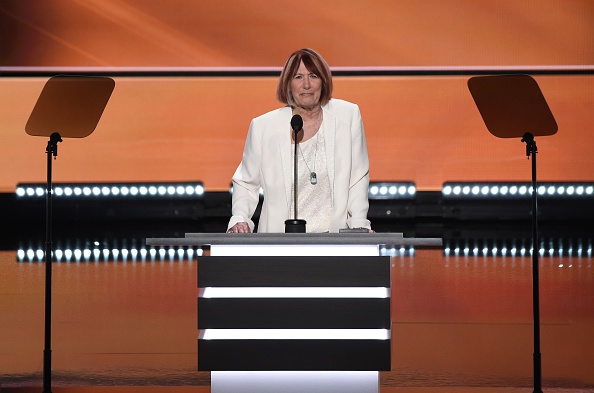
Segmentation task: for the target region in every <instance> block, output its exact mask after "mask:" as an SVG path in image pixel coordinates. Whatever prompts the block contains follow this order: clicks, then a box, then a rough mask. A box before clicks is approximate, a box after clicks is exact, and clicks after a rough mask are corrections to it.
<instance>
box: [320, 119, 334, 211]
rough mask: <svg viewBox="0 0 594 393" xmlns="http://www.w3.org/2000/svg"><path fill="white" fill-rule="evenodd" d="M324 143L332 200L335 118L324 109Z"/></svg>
mask: <svg viewBox="0 0 594 393" xmlns="http://www.w3.org/2000/svg"><path fill="white" fill-rule="evenodd" d="M323 109H324V108H323ZM322 127H323V131H324V141H325V142H326V143H325V147H326V165H327V167H328V179H329V180H330V192H331V195H332V198H333V199H334V173H335V171H334V154H335V146H336V118H335V117H334V115H332V113H330V112H329V111H327V110H326V109H324V121H323V122H322Z"/></svg>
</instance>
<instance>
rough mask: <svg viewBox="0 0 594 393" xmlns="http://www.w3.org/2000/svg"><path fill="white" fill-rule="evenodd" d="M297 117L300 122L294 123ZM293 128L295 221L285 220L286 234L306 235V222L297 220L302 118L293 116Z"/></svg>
mask: <svg viewBox="0 0 594 393" xmlns="http://www.w3.org/2000/svg"><path fill="white" fill-rule="evenodd" d="M297 116H298V117H299V121H294V119H295V118H296V117H297ZM291 127H292V128H293V131H294V132H295V134H294V135H295V154H294V164H293V219H292V220H291V219H288V220H285V233H305V224H306V222H305V220H300V219H298V218H297V174H298V172H299V171H298V170H297V144H298V143H299V139H298V138H297V134H298V133H299V131H301V130H302V129H303V120H302V119H301V116H299V115H295V116H293V119H291Z"/></svg>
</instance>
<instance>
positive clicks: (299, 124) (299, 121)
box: [291, 115, 303, 140]
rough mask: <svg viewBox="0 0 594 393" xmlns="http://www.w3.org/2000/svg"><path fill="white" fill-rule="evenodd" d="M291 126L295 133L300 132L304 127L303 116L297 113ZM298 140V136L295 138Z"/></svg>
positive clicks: (292, 119)
mask: <svg viewBox="0 0 594 393" xmlns="http://www.w3.org/2000/svg"><path fill="white" fill-rule="evenodd" d="M291 128H292V129H293V131H295V133H298V132H299V131H301V129H302V128H303V118H302V117H301V116H300V115H295V116H293V117H292V118H291ZM295 140H297V138H295Z"/></svg>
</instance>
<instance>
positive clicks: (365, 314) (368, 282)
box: [198, 256, 391, 371]
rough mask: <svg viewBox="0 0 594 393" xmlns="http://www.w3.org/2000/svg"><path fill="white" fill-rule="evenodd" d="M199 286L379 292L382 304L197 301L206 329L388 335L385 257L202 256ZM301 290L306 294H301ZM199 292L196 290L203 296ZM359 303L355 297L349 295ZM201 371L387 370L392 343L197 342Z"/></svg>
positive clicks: (339, 340) (200, 321)
mask: <svg viewBox="0 0 594 393" xmlns="http://www.w3.org/2000/svg"><path fill="white" fill-rule="evenodd" d="M198 286H199V288H201V289H204V288H207V287H211V288H225V287H234V288H242V287H245V288H249V287H275V288H287V287H293V288H295V287H310V288H316V287H369V288H372V287H374V288H375V287H382V288H386V289H387V290H386V296H388V297H386V298H383V297H377V298H366V297H359V298H358V297H346V298H332V297H324V298H309V297H288V298H282V297H272V298H271V297H268V298H259V297H255V298H249V297H233V298H227V297H223V298H216V297H215V298H209V297H199V299H198V327H199V329H201V330H206V329H386V330H389V329H390V298H389V293H390V290H389V289H390V258H389V257H344V256H330V257H327V256H324V257H317V256H316V257H310V256H306V257H302V256H290V257H270V256H265V257H261V256H257V257H251V256H250V257H200V258H199V259H198ZM305 290H306V288H305V289H304V291H305ZM202 293H203V292H202V291H201V294H202ZM353 296H356V295H353ZM198 369H199V370H200V371H274V370H278V371H288V370H294V371H314V370H319V371H340V370H343V371H387V370H390V369H391V340H390V339H385V340H381V339H368V338H363V337H362V338H361V339H342V338H337V339H326V338H324V339H316V338H312V339H285V338H282V339H260V338H258V339H246V338H237V339H202V338H201V339H199V340H198Z"/></svg>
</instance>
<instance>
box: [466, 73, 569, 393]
mask: <svg viewBox="0 0 594 393" xmlns="http://www.w3.org/2000/svg"><path fill="white" fill-rule="evenodd" d="M468 88H469V90H470V93H471V94H472V97H473V98H474V102H475V103H476V106H477V108H478V110H479V112H480V113H481V116H482V118H483V120H484V122H485V125H486V126H487V128H488V130H489V132H490V133H491V134H493V135H494V136H496V137H498V138H522V142H525V143H526V155H527V156H528V158H530V156H532V281H533V282H532V289H533V292H532V297H533V316H534V358H533V361H534V364H533V367H534V392H535V393H541V392H542V374H541V366H542V365H541V353H540V300H539V273H538V263H539V262H538V254H539V248H540V243H539V240H538V198H537V196H538V188H537V182H536V153H537V152H538V149H537V147H536V141H535V140H534V137H535V136H548V135H553V134H555V133H556V132H557V122H556V121H555V118H554V117H553V114H552V112H551V110H550V108H549V106H548V104H547V101H546V99H545V98H544V96H543V94H542V92H541V90H540V88H539V87H538V84H537V83H536V81H535V80H534V79H533V78H532V77H530V76H529V75H490V76H477V77H472V78H470V79H469V80H468Z"/></svg>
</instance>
